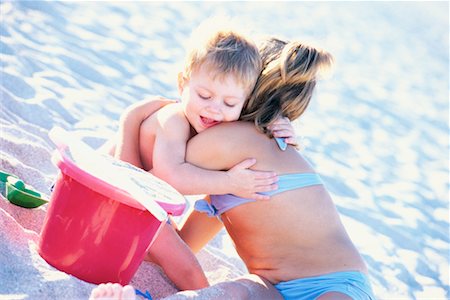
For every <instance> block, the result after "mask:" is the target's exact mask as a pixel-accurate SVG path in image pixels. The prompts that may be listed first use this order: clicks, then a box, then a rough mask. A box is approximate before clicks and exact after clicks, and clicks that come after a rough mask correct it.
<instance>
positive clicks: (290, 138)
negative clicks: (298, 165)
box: [267, 118, 298, 149]
mask: <svg viewBox="0 0 450 300" xmlns="http://www.w3.org/2000/svg"><path fill="white" fill-rule="evenodd" d="M267 129H269V130H270V132H271V133H272V135H273V136H274V137H278V138H284V141H285V142H286V144H289V145H292V146H294V147H295V148H297V149H298V143H297V139H296V134H295V130H294V127H293V126H292V123H291V121H290V120H289V118H279V119H277V120H275V122H273V123H272V124H271V125H270V126H269V127H268V128H267Z"/></svg>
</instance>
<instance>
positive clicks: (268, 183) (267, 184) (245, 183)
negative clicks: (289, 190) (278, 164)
mask: <svg viewBox="0 0 450 300" xmlns="http://www.w3.org/2000/svg"><path fill="white" fill-rule="evenodd" d="M255 163H256V159H254V158H249V159H246V160H244V161H242V162H240V163H239V164H237V165H235V166H234V167H233V168H231V169H230V170H228V171H227V174H228V175H229V177H230V180H231V188H232V190H233V192H232V193H233V194H234V195H236V196H239V197H243V198H248V199H255V200H269V199H270V197H269V196H267V195H262V194H258V193H260V192H268V191H273V190H276V189H277V188H278V186H277V185H276V182H277V181H278V177H277V174H276V173H275V172H271V171H253V170H250V169H249V168H250V167H251V166H253V165H254V164H255Z"/></svg>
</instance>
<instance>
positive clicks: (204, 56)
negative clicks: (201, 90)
mask: <svg viewBox="0 0 450 300" xmlns="http://www.w3.org/2000/svg"><path fill="white" fill-rule="evenodd" d="M187 48H188V50H187V55H186V61H185V67H184V76H186V77H187V78H190V76H191V74H192V72H194V71H196V70H198V68H199V67H200V66H206V67H208V69H209V70H208V71H210V72H211V76H213V78H219V79H221V78H223V77H225V76H227V75H233V76H235V77H236V80H237V81H238V83H240V84H241V85H242V86H243V87H244V88H245V90H246V92H247V95H249V94H250V92H251V91H252V90H253V87H254V86H255V83H256V80H257V78H258V76H259V74H260V72H261V67H262V62H261V56H260V54H259V51H258V47H257V46H256V44H255V42H254V41H253V40H252V39H251V38H250V36H249V35H248V34H247V33H245V32H244V31H243V30H242V29H238V28H237V27H236V26H235V25H234V23H233V20H232V19H230V18H226V17H215V18H210V19H207V20H206V21H204V22H202V23H201V24H200V25H199V26H198V28H197V29H196V30H194V31H193V32H192V34H191V38H190V40H189V43H188V45H187Z"/></svg>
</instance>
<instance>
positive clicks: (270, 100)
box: [240, 38, 333, 137]
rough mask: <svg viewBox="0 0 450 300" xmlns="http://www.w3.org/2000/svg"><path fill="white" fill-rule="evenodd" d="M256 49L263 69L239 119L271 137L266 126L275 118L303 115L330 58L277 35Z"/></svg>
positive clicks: (328, 54) (330, 56) (319, 51)
mask: <svg viewBox="0 0 450 300" xmlns="http://www.w3.org/2000/svg"><path fill="white" fill-rule="evenodd" d="M259 51H260V54H261V57H262V60H263V70H262V72H261V75H260V77H259V78H258V81H257V82H256V85H255V89H254V90H253V93H252V94H251V96H250V99H249V100H248V101H247V102H246V104H244V108H243V110H242V113H241V116H240V120H243V121H253V122H255V125H256V127H257V128H258V129H259V130H260V131H262V132H264V133H265V134H267V135H268V136H270V137H271V133H270V131H269V130H267V127H268V126H269V125H270V124H271V123H272V122H274V121H275V120H276V119H278V118H280V117H288V118H289V119H290V120H291V121H293V120H295V119H297V118H298V117H300V116H301V115H302V114H303V112H304V111H305V109H306V108H307V106H308V104H309V102H310V100H311V97H312V95H313V91H314V88H315V86H316V81H317V79H318V76H319V74H320V72H321V71H322V70H325V69H328V68H329V67H331V65H332V62H333V57H332V55H331V54H330V53H328V52H326V51H323V50H320V49H317V48H314V47H312V46H309V45H306V44H304V43H301V42H297V41H293V42H286V41H282V40H279V39H276V38H270V39H267V40H265V41H264V42H263V43H261V45H260V47H259Z"/></svg>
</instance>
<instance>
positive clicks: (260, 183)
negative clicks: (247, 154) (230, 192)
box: [255, 176, 278, 192]
mask: <svg viewBox="0 0 450 300" xmlns="http://www.w3.org/2000/svg"><path fill="white" fill-rule="evenodd" d="M277 182H278V177H277V176H275V177H269V178H261V179H257V180H256V185H255V187H256V188H258V187H259V188H261V187H268V186H272V185H274V184H275V183H277ZM272 190H273V189H270V190H269V191H272ZM257 192H265V191H259V190H258V191H257Z"/></svg>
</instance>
